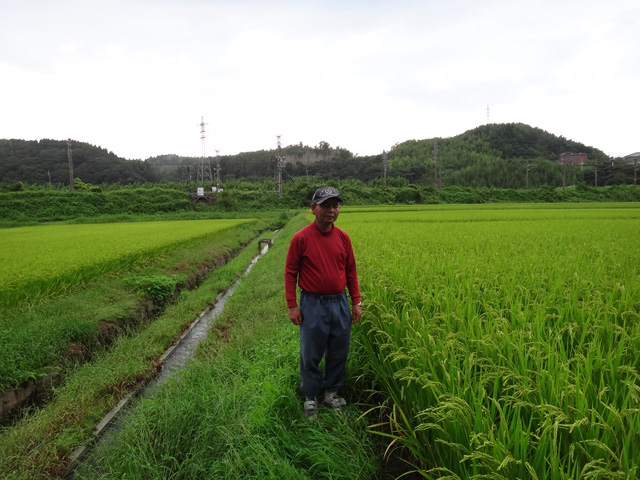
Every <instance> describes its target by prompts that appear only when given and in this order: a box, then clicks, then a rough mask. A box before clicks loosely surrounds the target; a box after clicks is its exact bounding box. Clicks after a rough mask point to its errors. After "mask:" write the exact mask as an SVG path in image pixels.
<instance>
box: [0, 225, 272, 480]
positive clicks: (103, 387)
mask: <svg viewBox="0 0 640 480" xmlns="http://www.w3.org/2000/svg"><path fill="white" fill-rule="evenodd" d="M245 225H246V227H245V228H244V229H241V230H240V231H234V232H233V233H232V231H229V232H227V234H228V238H224V239H222V238H216V241H215V242H213V244H210V245H209V246H208V247H207V246H206V245H201V246H200V248H195V247H194V249H188V250H186V251H179V252H175V253H174V254H172V255H169V256H167V257H163V258H162V259H161V261H159V262H157V263H156V264H154V265H152V266H148V267H146V268H145V269H143V270H141V271H142V272H144V274H145V275H151V276H153V275H156V274H160V272H162V274H167V270H171V271H176V269H180V270H184V269H187V270H188V269H191V268H194V267H195V268H196V269H197V268H198V267H197V266H201V265H202V264H201V262H202V260H203V258H208V259H209V260H211V258H213V259H214V260H215V261H218V260H220V259H223V258H225V257H228V256H229V255H230V254H231V252H232V251H233V250H234V249H237V248H240V247H241V246H242V245H243V244H244V243H245V242H247V241H249V240H250V239H251V238H254V237H255V236H256V234H257V231H258V230H257V229H256V228H257V224H245ZM250 225H252V227H251V228H250V227H249V226H250ZM265 225H266V224H263V225H262V227H263V228H264V227H265ZM223 240H224V241H223ZM256 251H257V241H254V242H252V243H251V244H250V245H249V246H248V247H247V248H246V249H244V250H243V251H242V252H241V253H240V254H239V255H238V256H237V257H236V258H234V259H233V260H231V261H230V262H228V263H227V264H226V265H224V266H222V267H220V268H216V269H215V271H214V273H213V274H212V275H211V276H210V277H209V278H208V279H207V280H206V283H205V284H203V286H202V287H201V288H199V289H197V290H195V291H194V292H189V291H187V290H184V291H183V292H182V293H181V295H180V296H179V298H178V301H177V302H176V303H175V304H173V305H169V306H168V307H167V308H166V309H165V311H164V313H163V314H162V315H161V316H160V317H159V318H157V319H156V320H155V321H153V322H152V323H150V324H149V325H147V326H146V328H144V329H143V330H141V331H139V329H129V330H128V333H129V335H128V336H121V337H118V338H117V339H116V340H115V342H114V343H113V345H112V346H111V348H110V349H109V351H105V350H102V351H100V350H99V351H98V353H97V354H95V355H94V358H93V359H92V361H91V362H90V363H85V364H84V365H82V366H79V367H78V368H76V369H75V370H73V371H71V373H70V374H69V375H68V377H67V380H66V382H65V383H64V385H62V386H61V387H59V388H57V389H56V390H55V393H54V395H53V396H52V398H51V399H50V402H49V403H48V404H47V405H46V406H45V407H43V408H42V409H39V410H36V411H34V412H32V413H31V414H29V415H27V414H25V415H24V416H23V418H22V420H20V421H19V422H17V423H16V424H15V425H12V426H10V427H3V428H2V432H1V433H0V477H1V478H51V477H53V476H55V475H58V474H60V473H61V472H63V471H64V469H65V468H66V465H67V460H66V458H67V456H68V455H69V454H70V453H71V452H72V451H73V450H74V449H75V448H76V447H77V446H78V445H80V444H81V443H83V442H86V441H87V440H88V439H90V437H91V432H92V430H93V428H94V427H95V425H96V423H97V422H98V421H99V419H100V418H101V417H102V416H103V415H104V414H105V413H106V412H107V411H109V410H110V409H111V408H112V407H113V406H114V405H115V404H116V403H117V401H118V400H119V399H120V398H122V397H123V396H124V395H125V394H126V393H127V392H128V391H131V389H132V388H134V387H135V386H136V385H137V384H138V383H139V382H140V381H142V380H144V378H146V377H148V376H150V375H152V374H153V372H154V370H155V361H156V359H157V358H158V357H159V356H160V355H161V353H162V352H163V351H164V350H165V349H166V348H167V347H168V346H169V345H170V343H171V342H172V341H173V339H175V338H176V337H177V336H178V335H179V334H180V332H181V331H182V330H183V329H184V328H185V326H186V325H188V324H189V323H190V322H191V321H192V320H193V319H194V318H195V317H196V316H197V314H198V313H199V312H200V311H201V310H202V309H203V308H205V307H206V306H207V305H209V304H210V303H211V301H212V300H213V299H214V298H215V296H216V294H217V292H219V291H222V290H224V289H225V288H226V287H228V286H229V285H230V284H231V283H232V282H233V281H234V280H235V278H237V276H238V275H239V274H240V273H241V272H242V271H244V269H245V268H246V266H247V265H248V263H249V262H250V260H251V258H252V257H253V255H254V254H255V253H256ZM211 256H213V257H211ZM176 260H180V263H176ZM215 261H214V263H213V264H212V265H210V266H212V267H213V266H215ZM196 273H197V272H196ZM130 290H131V288H130V287H129V286H128V283H127V280H126V278H119V277H116V276H113V277H109V278H105V279H100V280H95V281H94V283H93V284H92V285H90V286H89V287H88V288H87V289H85V290H83V291H80V292H76V293H75V294H73V295H69V296H68V297H64V298H60V299H58V300H56V301H52V302H51V303H45V304H42V305H40V306H38V307H33V309H32V310H29V311H28V312H27V313H28V314H31V315H33V316H34V317H36V318H34V319H31V320H32V321H36V320H37V321H40V322H44V323H48V324H51V325H58V322H63V326H61V327H59V328H58V327H57V328H56V330H55V331H56V332H58V333H59V334H60V336H61V338H60V339H59V340H58V341H57V342H54V343H55V345H56V346H62V347H61V348H62V351H64V345H66V342H68V341H69V338H66V337H64V335H66V334H67V331H66V327H65V326H64V325H65V324H64V322H65V320H66V317H68V316H72V318H73V319H74V320H75V322H76V323H78V318H77V317H78V316H79V317H81V319H82V320H81V321H80V322H79V323H78V324H79V325H81V326H82V328H80V327H78V328H76V329H75V330H73V331H74V332H77V331H78V330H79V329H80V330H82V331H83V332H84V334H85V336H86V338H85V337H83V338H82V341H83V342H85V343H84V344H85V345H87V344H91V340H92V339H93V340H95V339H96V338H97V333H96V327H97V325H98V323H99V322H100V321H101V320H104V319H107V320H115V319H119V318H120V319H121V318H129V317H128V316H127V315H129V314H131V313H132V311H135V309H136V308H137V307H136V305H137V303H136V300H137V299H139V297H137V296H136V295H135V294H132V293H131V291H130ZM105 292H107V293H109V295H106V296H103V294H104V293H105ZM121 297H122V298H121ZM70 312H73V315H71V313H70ZM14 313H15V314H16V315H18V313H19V311H16V312H14ZM48 315H52V316H51V317H49V316H48ZM16 319H17V317H16ZM27 323H29V322H27ZM72 324H73V323H72ZM43 328H44V327H43ZM123 330H125V331H126V330H127V329H126V328H124V329H123ZM36 331H37V329H36ZM41 336H42V335H37V334H35V333H33V332H32V336H31V337H29V336H28V335H26V334H25V335H23V336H22V340H23V341H24V342H27V346H22V347H21V346H20V345H18V344H13V345H11V349H16V348H17V349H19V350H18V352H12V353H13V354H14V355H15V356H16V357H17V358H18V359H21V360H20V362H21V364H22V363H25V362H26V361H27V360H29V359H31V357H32V356H33V357H36V358H39V361H40V362H41V363H44V364H46V363H47V361H48V360H50V359H49V358H48V357H47V356H46V355H43V352H44V353H47V352H49V353H51V352H50V350H51V348H50V347H47V346H46V345H47V342H50V341H51V338H48V336H47V335H45V336H44V339H43V341H44V343H43V344H41V343H37V342H38V341H39V340H38V337H41ZM34 342H35V343H34ZM25 349H26V350H25ZM2 351H3V352H5V349H4V347H3V349H2ZM20 352H22V354H21V355H20ZM9 357H10V358H14V357H13V356H11V355H10V356H9ZM51 358H53V359H54V361H55V359H57V360H59V362H60V363H63V364H64V363H65V362H66V361H68V359H65V358H60V355H59V354H58V355H55V354H52V355H51ZM37 369H38V367H33V366H31V367H28V368H26V370H27V371H36V372H37V371H38V370H37Z"/></svg>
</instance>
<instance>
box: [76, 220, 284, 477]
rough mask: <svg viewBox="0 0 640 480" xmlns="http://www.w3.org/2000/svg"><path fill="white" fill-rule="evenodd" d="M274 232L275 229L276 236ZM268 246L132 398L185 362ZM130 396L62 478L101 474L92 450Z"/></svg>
mask: <svg viewBox="0 0 640 480" xmlns="http://www.w3.org/2000/svg"><path fill="white" fill-rule="evenodd" d="M277 233H278V232H276V235H277ZM268 249H269V244H267V245H265V246H264V248H262V250H261V251H260V252H259V253H258V254H257V255H256V256H255V257H253V259H252V260H251V263H250V264H249V265H248V266H247V268H246V270H245V271H244V273H243V275H242V276H240V278H238V279H237V280H236V281H235V282H234V283H233V284H232V285H231V286H230V287H229V288H228V289H227V290H226V291H224V292H222V293H221V294H220V295H218V297H217V299H216V302H215V304H214V306H213V307H212V308H211V309H208V310H206V311H205V312H204V313H203V314H201V315H200V316H199V317H198V319H196V320H195V321H194V323H193V324H192V325H191V327H189V329H188V330H187V331H186V332H185V333H184V334H183V336H182V337H181V340H180V341H179V342H178V343H177V344H176V345H174V346H172V347H170V348H169V349H168V350H167V352H165V354H164V355H163V356H162V357H161V361H162V370H161V371H160V373H159V374H158V375H157V376H156V377H155V378H153V379H152V380H150V381H149V382H148V383H147V384H146V385H145V386H144V387H143V388H142V389H140V390H139V391H138V392H136V395H135V396H136V397H142V398H144V397H150V396H152V395H153V390H154V389H155V388H157V387H158V385H160V384H162V383H163V382H165V381H166V380H167V379H169V378H171V377H172V376H173V375H175V373H176V372H178V371H180V370H182V369H183V368H184V367H185V366H186V365H187V364H188V363H189V361H190V360H191V359H192V358H193V356H194V354H195V351H196V348H197V346H198V344H199V343H200V342H202V341H203V340H204V339H205V338H206V336H207V333H208V331H209V329H210V328H211V326H212V325H213V323H214V321H215V320H216V319H217V318H218V316H219V315H220V313H222V311H223V310H224V306H225V305H226V303H227V300H228V299H229V298H230V297H231V296H232V295H233V293H234V291H235V289H236V287H237V286H238V285H239V284H240V282H241V281H242V277H244V276H245V275H247V274H248V273H249V272H250V271H251V269H252V268H253V266H254V265H255V264H256V262H257V261H258V260H259V259H260V258H261V257H262V256H263V255H264V254H265V253H266V252H267V250H268ZM131 398H132V397H130V398H127V399H125V400H123V401H122V402H121V405H122V406H121V408H120V409H119V410H118V411H117V413H115V414H114V415H113V417H112V418H110V419H109V420H104V421H105V422H108V423H107V424H106V425H105V426H104V427H103V428H102V430H101V432H100V434H99V436H98V437H97V438H96V439H95V440H94V441H93V442H92V444H91V445H88V446H84V447H81V448H80V449H79V453H77V460H75V461H74V462H73V466H72V468H71V469H70V470H69V472H68V473H67V475H66V476H65V478H67V479H77V478H86V477H91V476H98V475H99V474H100V473H102V472H101V467H100V461H99V459H98V458H96V456H95V455H94V452H95V451H97V450H99V449H100V448H101V447H108V446H109V445H112V444H113V442H114V436H115V434H116V433H117V432H119V431H120V430H121V429H122V428H123V427H124V425H125V424H126V419H127V412H128V410H129V409H130V408H131V406H132V402H131V401H130V400H131Z"/></svg>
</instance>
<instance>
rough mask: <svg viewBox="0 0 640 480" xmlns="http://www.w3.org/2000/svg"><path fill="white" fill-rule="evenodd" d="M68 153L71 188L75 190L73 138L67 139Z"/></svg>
mask: <svg viewBox="0 0 640 480" xmlns="http://www.w3.org/2000/svg"><path fill="white" fill-rule="evenodd" d="M67 155H68V156H69V189H70V190H71V191H72V192H73V190H74V189H73V159H72V155H71V139H70V138H68V139H67Z"/></svg>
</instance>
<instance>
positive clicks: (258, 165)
mask: <svg viewBox="0 0 640 480" xmlns="http://www.w3.org/2000/svg"><path fill="white" fill-rule="evenodd" d="M563 152H574V153H586V154H587V156H588V162H587V163H586V164H585V165H583V166H579V167H569V168H564V166H563V165H561V164H559V163H558V161H557V159H558V155H559V154H560V153H563ZM277 153H278V154H282V155H283V156H284V160H285V169H284V172H283V173H284V180H285V181H287V180H290V179H292V178H295V177H315V178H316V179H318V180H321V181H329V180H344V179H358V180H362V181H364V182H369V181H371V180H373V179H376V178H378V179H380V178H382V176H383V170H384V167H383V155H382V152H380V153H379V154H378V155H372V156H354V155H353V154H352V153H351V152H350V151H349V150H347V149H344V148H340V147H337V148H332V147H331V146H330V145H329V144H328V143H327V142H320V143H319V145H317V146H315V147H309V146H303V145H289V146H287V147H284V148H283V149H282V150H281V151H280V152H277V151H276V150H261V151H256V152H246V153H240V154H238V155H226V156H220V157H218V158H213V157H210V158H209V159H208V160H209V164H210V166H211V170H212V173H213V178H215V175H216V166H217V164H218V162H219V164H220V167H221V169H220V174H221V179H222V181H226V180H231V179H238V180H249V181H256V180H264V179H273V178H274V176H275V173H276V165H277V160H276V154H277ZM72 157H73V165H74V177H76V178H80V179H81V180H82V181H83V182H86V183H90V184H97V185H99V184H103V183H106V184H110V183H120V184H130V183H143V182H152V183H155V182H188V181H196V180H197V173H198V167H197V165H198V161H199V159H198V158H194V157H181V156H178V155H162V156H158V157H153V158H149V159H147V160H145V161H140V160H125V159H123V158H120V157H118V156H117V155H115V154H114V153H113V152H110V151H107V150H106V149H104V148H100V147H96V146H93V145H89V144H87V143H82V142H72ZM387 159H388V170H387V174H388V176H389V177H395V178H398V177H402V178H403V179H405V181H406V180H408V181H409V182H411V183H415V184H422V185H437V186H447V185H460V186H472V187H480V186H488V187H502V188H526V187H533V186H539V185H553V186H562V185H563V184H565V183H566V184H567V185H572V184H575V183H579V182H584V183H587V184H590V185H594V184H597V185H610V184H620V183H633V170H632V166H630V165H629V164H625V163H624V162H622V161H620V159H618V161H615V162H614V161H612V159H610V158H608V157H607V155H605V154H604V153H603V152H602V151H601V150H598V149H597V148H593V147H589V146H586V145H584V144H582V143H578V142H575V141H572V140H568V139H566V138H564V137H562V136H560V137H559V136H556V135H553V134H550V133H548V132H546V131H544V130H541V129H539V128H534V127H530V126H528V125H524V124H521V123H509V124H488V125H483V126H480V127H477V128H475V129H473V130H469V131H467V132H464V133H462V134H460V135H457V136H455V137H450V138H441V139H435V138H430V139H423V140H407V141H404V142H401V143H398V144H396V145H394V146H393V147H391V148H390V150H389V152H388V156H387ZM16 182H25V183H30V184H46V183H49V182H51V183H52V184H68V182H69V161H68V156H67V142H66V141H59V140H40V141H26V140H0V186H2V185H4V186H7V185H10V184H11V183H16Z"/></svg>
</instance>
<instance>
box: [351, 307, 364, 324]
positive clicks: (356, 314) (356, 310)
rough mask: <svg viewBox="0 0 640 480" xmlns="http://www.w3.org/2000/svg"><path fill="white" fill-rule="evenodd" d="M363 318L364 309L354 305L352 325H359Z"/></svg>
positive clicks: (352, 308)
mask: <svg viewBox="0 0 640 480" xmlns="http://www.w3.org/2000/svg"><path fill="white" fill-rule="evenodd" d="M360 317H362V307H361V306H360V305H353V306H352V307H351V323H358V322H359V321H360Z"/></svg>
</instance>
